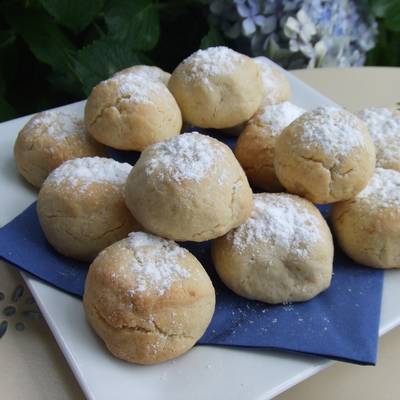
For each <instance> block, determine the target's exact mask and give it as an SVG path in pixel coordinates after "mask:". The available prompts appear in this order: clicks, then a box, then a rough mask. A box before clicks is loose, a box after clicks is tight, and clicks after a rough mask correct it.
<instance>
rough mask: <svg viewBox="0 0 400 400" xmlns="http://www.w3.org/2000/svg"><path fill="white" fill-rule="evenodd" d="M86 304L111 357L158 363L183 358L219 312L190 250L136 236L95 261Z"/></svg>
mask: <svg viewBox="0 0 400 400" xmlns="http://www.w3.org/2000/svg"><path fill="white" fill-rule="evenodd" d="M83 304H84V307H85V311H86V316H87V319H88V321H89V323H90V325H91V326H92V327H93V329H94V330H95V332H96V333H97V334H98V335H99V336H100V337H101V338H102V339H103V341H104V343H105V344H106V346H107V347H108V349H109V350H110V351H111V353H113V354H114V355H115V356H116V357H118V358H121V359H123V360H126V361H129V362H133V363H139V364H154V363H158V362H162V361H166V360H169V359H172V358H175V357H178V356H179V355H181V354H183V353H185V352H186V351H188V350H189V349H190V348H191V347H192V346H193V345H194V344H195V343H196V342H197V340H198V339H200V337H201V336H202V335H203V334H204V332H205V330H206V328H207V326H208V325H209V323H210V321H211V318H212V315H213V312H214V308H215V291H214V288H213V285H212V283H211V281H210V278H209V277H208V275H207V273H206V271H205V270H204V268H203V267H202V266H201V264H200V263H199V261H198V260H197V259H196V258H195V257H194V256H193V255H192V254H191V253H190V252H189V251H187V250H186V249H183V248H181V247H179V246H178V245H177V244H176V243H174V242H172V241H167V240H165V239H161V238H159V237H156V236H153V235H149V234H146V233H143V232H135V233H131V234H129V237H128V238H126V239H123V240H121V241H119V242H117V243H114V244H113V245H111V246H110V247H108V248H106V249H105V250H104V251H102V252H101V253H100V254H99V255H98V256H97V258H96V259H95V260H94V261H93V263H92V265H91V266H90V268H89V274H88V277H87V279H86V286H85V294H84V297H83Z"/></svg>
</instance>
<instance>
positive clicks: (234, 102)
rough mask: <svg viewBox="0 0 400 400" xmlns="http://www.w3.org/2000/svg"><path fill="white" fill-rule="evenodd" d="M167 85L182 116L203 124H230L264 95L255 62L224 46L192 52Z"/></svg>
mask: <svg viewBox="0 0 400 400" xmlns="http://www.w3.org/2000/svg"><path fill="white" fill-rule="evenodd" d="M168 87H169V89H170V90H171V92H172V94H173V95H174V96H175V98H176V101H177V102H178V104H179V107H180V108H181V110H182V116H183V119H184V120H185V121H187V122H189V123H191V124H193V125H195V126H199V127H202V128H217V129H223V128H231V127H233V126H236V125H238V124H240V123H242V122H244V121H247V120H248V119H249V118H250V117H251V116H252V115H253V114H254V113H255V112H256V111H257V108H258V107H259V105H260V103H261V99H262V95H263V91H262V85H261V78H260V70H259V68H258V66H257V64H256V63H255V62H254V61H253V60H252V59H251V58H249V57H247V56H245V55H243V54H240V53H237V52H235V51H233V50H231V49H229V48H227V47H209V48H208V49H206V50H198V51H196V52H195V53H193V54H192V55H191V56H190V57H188V58H186V59H185V60H184V61H182V62H181V63H180V64H179V65H178V66H177V67H176V69H175V71H174V72H173V73H172V76H171V78H170V80H169V82H168Z"/></svg>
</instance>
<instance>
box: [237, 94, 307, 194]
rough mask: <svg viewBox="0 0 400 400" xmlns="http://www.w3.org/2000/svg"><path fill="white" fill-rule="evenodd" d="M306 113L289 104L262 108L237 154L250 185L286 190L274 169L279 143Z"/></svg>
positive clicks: (250, 124)
mask: <svg viewBox="0 0 400 400" xmlns="http://www.w3.org/2000/svg"><path fill="white" fill-rule="evenodd" d="M304 112H305V110H304V109H302V108H300V107H298V106H296V105H294V104H292V103H290V102H288V101H285V102H283V103H279V104H275V105H263V106H261V107H260V108H259V110H258V111H257V113H256V114H255V115H254V116H253V117H252V118H251V119H250V120H249V122H247V124H246V126H245V128H244V130H243V132H242V133H241V135H240V136H239V139H238V141H237V143H236V148H235V155H236V158H237V159H238V160H239V162H240V164H241V165H242V167H243V169H244V171H245V172H246V175H247V178H248V179H249V181H250V183H252V184H253V185H255V186H257V187H259V188H261V189H264V190H266V191H268V192H281V191H283V190H284V189H283V187H282V185H281V184H280V182H279V180H278V178H277V177H276V174H275V169H274V153H275V142H276V139H277V137H278V136H279V135H280V134H281V132H282V131H283V129H285V128H286V127H287V126H288V125H289V124H291V123H292V122H293V121H294V120H295V119H296V118H298V117H299V116H300V115H301V114H303V113H304Z"/></svg>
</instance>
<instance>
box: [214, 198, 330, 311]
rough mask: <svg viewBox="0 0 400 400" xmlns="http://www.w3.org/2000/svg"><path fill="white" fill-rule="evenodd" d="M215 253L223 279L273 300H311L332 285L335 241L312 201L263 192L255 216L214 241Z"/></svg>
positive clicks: (247, 294)
mask: <svg viewBox="0 0 400 400" xmlns="http://www.w3.org/2000/svg"><path fill="white" fill-rule="evenodd" d="M212 257H213V260H214V265H215V268H216V270H217V273H218V275H219V276H220V278H221V279H222V281H223V282H224V283H225V284H226V285H227V286H228V287H229V288H230V289H232V290H233V291H234V292H235V293H237V294H238V295H240V296H243V297H246V298H248V299H250V300H259V301H263V302H266V303H271V304H277V303H287V302H296V301H306V300H309V299H311V298H313V297H314V296H316V295H317V294H319V293H320V292H322V291H323V290H325V289H326V288H328V287H329V285H330V282H331V277H332V264H333V241H332V235H331V232H330V230H329V228H328V225H327V223H326V221H325V220H324V218H323V217H322V216H321V214H320V212H319V211H318V209H317V208H316V207H315V206H314V205H313V204H311V203H310V202H309V201H307V200H305V199H302V198H301V197H298V196H295V195H291V194H286V193H260V194H255V195H254V206H253V211H252V213H251V216H250V218H249V219H248V220H247V221H246V222H245V223H244V224H243V225H241V226H239V227H238V228H236V229H234V230H232V231H231V232H229V233H228V234H227V235H225V236H223V237H220V238H218V239H216V240H214V241H213V244H212Z"/></svg>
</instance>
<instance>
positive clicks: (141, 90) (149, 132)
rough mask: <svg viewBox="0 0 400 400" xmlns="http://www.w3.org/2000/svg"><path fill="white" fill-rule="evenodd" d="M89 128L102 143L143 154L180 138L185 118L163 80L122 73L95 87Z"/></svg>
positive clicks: (88, 115)
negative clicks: (158, 143)
mask: <svg viewBox="0 0 400 400" xmlns="http://www.w3.org/2000/svg"><path fill="white" fill-rule="evenodd" d="M85 124H86V127H87V130H88V132H89V133H90V134H91V135H92V136H93V137H94V138H95V139H96V140H98V141H99V142H101V143H104V144H106V145H108V146H110V147H113V148H116V149H121V150H137V151H142V150H143V149H144V148H146V147H147V146H149V145H150V144H153V143H157V142H159V141H161V140H164V139H167V138H170V137H172V136H175V135H178V134H179V133H180V129H181V126H182V116H181V112H180V110H179V107H178V104H177V103H176V101H175V99H174V97H173V96H172V94H171V93H170V91H169V90H168V89H167V87H166V85H164V83H163V82H162V81H161V80H152V79H148V77H147V76H146V74H144V73H139V72H131V73H119V74H117V75H115V76H113V77H112V78H110V79H107V80H105V81H103V82H100V83H99V84H98V85H97V86H95V87H94V89H93V90H92V92H91V93H90V96H89V98H88V100H87V103H86V106H85Z"/></svg>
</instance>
